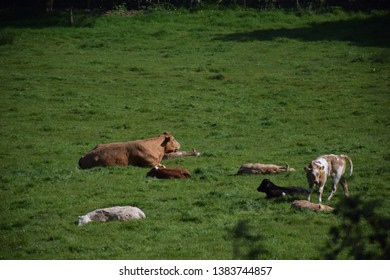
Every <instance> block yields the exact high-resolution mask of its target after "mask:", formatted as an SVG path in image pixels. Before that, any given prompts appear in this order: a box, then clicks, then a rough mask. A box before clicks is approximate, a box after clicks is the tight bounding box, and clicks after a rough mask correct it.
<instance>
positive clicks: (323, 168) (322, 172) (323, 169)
mask: <svg viewBox="0 0 390 280" xmlns="http://www.w3.org/2000/svg"><path fill="white" fill-rule="evenodd" d="M324 172H325V167H323V166H321V167H320V173H321V174H324Z"/></svg>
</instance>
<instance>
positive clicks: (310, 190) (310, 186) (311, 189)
mask: <svg viewBox="0 0 390 280" xmlns="http://www.w3.org/2000/svg"><path fill="white" fill-rule="evenodd" d="M313 187H314V185H312V184H309V195H308V196H307V201H310V196H311V192H312V191H313Z"/></svg>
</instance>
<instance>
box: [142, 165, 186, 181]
mask: <svg viewBox="0 0 390 280" xmlns="http://www.w3.org/2000/svg"><path fill="white" fill-rule="evenodd" d="M146 176H148V177H156V178H158V179H186V178H191V174H190V172H188V170H186V169H184V168H181V167H176V168H166V167H165V166H164V165H160V166H155V167H153V168H152V169H151V170H150V171H149V172H148V173H147V174H146Z"/></svg>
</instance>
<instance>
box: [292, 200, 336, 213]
mask: <svg viewBox="0 0 390 280" xmlns="http://www.w3.org/2000/svg"><path fill="white" fill-rule="evenodd" d="M291 207H294V208H297V209H302V208H305V209H310V210H312V211H333V209H334V208H332V207H330V206H328V205H324V204H315V203H311V202H310V201H307V200H294V202H293V203H292V204H291Z"/></svg>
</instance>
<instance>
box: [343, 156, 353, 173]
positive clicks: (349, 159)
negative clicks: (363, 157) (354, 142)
mask: <svg viewBox="0 0 390 280" xmlns="http://www.w3.org/2000/svg"><path fill="white" fill-rule="evenodd" d="M341 157H342V158H345V159H347V160H348V161H349V176H351V175H352V172H353V163H352V159H351V158H350V157H349V156H347V155H341Z"/></svg>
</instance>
